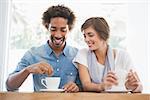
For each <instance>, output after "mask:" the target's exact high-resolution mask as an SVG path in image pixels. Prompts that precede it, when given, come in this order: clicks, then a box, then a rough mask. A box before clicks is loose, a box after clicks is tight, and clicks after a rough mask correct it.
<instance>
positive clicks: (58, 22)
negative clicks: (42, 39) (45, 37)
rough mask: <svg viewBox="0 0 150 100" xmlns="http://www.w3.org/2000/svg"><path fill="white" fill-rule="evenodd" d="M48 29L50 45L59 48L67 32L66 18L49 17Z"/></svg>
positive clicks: (63, 42)
mask: <svg viewBox="0 0 150 100" xmlns="http://www.w3.org/2000/svg"><path fill="white" fill-rule="evenodd" d="M48 30H49V31H50V33H51V35H50V43H51V45H52V46H54V47H57V48H60V47H62V46H64V44H65V40H66V38H67V33H68V32H69V27H68V24H67V19H64V18H62V17H55V18H52V19H51V22H50V24H49V28H48Z"/></svg>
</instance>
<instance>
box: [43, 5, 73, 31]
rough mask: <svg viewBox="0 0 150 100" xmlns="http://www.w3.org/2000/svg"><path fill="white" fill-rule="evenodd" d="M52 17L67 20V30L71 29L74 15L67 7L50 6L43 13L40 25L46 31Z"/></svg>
mask: <svg viewBox="0 0 150 100" xmlns="http://www.w3.org/2000/svg"><path fill="white" fill-rule="evenodd" d="M54 17H63V18H64V19H67V20H68V23H67V24H68V26H69V30H71V29H72V28H73V26H74V22H75V18H76V17H75V15H74V13H73V12H72V11H71V10H70V9H69V8H68V7H65V6H63V5H57V6H51V7H49V8H48V9H47V10H46V11H45V12H44V13H43V17H42V20H43V22H42V23H43V25H44V26H45V27H46V28H47V29H48V27H49V23H50V21H51V18H54Z"/></svg>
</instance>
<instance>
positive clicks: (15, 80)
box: [6, 68, 30, 91]
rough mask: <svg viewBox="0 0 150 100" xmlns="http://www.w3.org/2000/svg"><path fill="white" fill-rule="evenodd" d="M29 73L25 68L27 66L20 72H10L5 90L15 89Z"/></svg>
mask: <svg viewBox="0 0 150 100" xmlns="http://www.w3.org/2000/svg"><path fill="white" fill-rule="evenodd" d="M29 74H30V73H29V71H28V70H27V68H25V69H23V70H22V71H20V72H17V73H14V74H11V75H10V76H9V77H8V79H7V81H6V86H7V90H8V91H13V90H17V89H18V88H19V87H20V86H21V85H22V83H23V82H24V81H25V80H26V78H27V77H28V76H29Z"/></svg>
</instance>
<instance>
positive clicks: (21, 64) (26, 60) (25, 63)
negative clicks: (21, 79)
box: [11, 51, 31, 74]
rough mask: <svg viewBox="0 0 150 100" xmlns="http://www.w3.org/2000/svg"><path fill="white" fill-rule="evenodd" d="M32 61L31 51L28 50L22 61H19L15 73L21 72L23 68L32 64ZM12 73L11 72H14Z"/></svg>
mask: <svg viewBox="0 0 150 100" xmlns="http://www.w3.org/2000/svg"><path fill="white" fill-rule="evenodd" d="M30 61H31V53H30V51H27V52H26V53H25V54H24V56H23V57H22V58H21V60H20V62H19V63H18V65H17V67H16V69H15V70H14V71H13V73H16V72H20V71H21V70H22V69H24V68H25V67H27V66H29V65H30ZM13 73H11V74H13Z"/></svg>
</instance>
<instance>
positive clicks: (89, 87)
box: [77, 63, 118, 92]
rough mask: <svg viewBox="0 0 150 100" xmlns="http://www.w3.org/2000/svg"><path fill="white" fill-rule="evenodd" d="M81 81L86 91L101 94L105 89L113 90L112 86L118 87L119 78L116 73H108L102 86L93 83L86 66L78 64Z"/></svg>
mask: <svg viewBox="0 0 150 100" xmlns="http://www.w3.org/2000/svg"><path fill="white" fill-rule="evenodd" d="M77 65H78V70H79V76H80V80H81V83H82V86H83V90H84V91H96V92H101V91H104V90H105V89H108V88H111V87H112V85H117V84H118V83H117V78H116V76H115V73H113V72H108V74H107V75H106V77H104V78H103V82H102V83H100V84H96V83H93V82H92V81H91V79H90V75H89V72H88V69H87V67H86V66H84V65H82V64H79V63H77Z"/></svg>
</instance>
